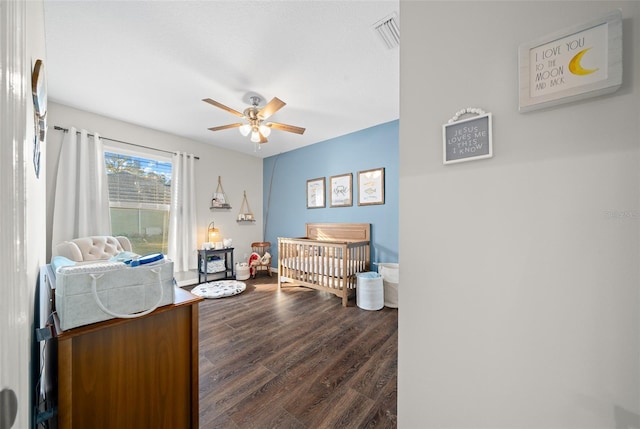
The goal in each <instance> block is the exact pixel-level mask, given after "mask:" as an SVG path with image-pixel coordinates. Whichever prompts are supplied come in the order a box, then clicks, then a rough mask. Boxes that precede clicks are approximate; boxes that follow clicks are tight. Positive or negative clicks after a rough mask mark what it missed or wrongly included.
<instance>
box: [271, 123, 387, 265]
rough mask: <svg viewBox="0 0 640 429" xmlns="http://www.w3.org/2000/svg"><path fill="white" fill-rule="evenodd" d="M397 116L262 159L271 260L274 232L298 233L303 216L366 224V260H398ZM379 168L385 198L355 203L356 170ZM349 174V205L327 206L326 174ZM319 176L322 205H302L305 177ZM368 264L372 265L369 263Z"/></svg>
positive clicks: (279, 234) (280, 234) (275, 241)
mask: <svg viewBox="0 0 640 429" xmlns="http://www.w3.org/2000/svg"><path fill="white" fill-rule="evenodd" d="M398 159H399V121H398V120H395V121H391V122H387V123H384V124H381V125H377V126H374V127H371V128H366V129H364V130H360V131H356V132H354V133H351V134H347V135H344V136H341V137H336V138H334V139H330V140H326V141H323V142H320V143H316V144H313V145H310V146H305V147H303V148H300V149H296V150H293V151H290V152H285V153H282V154H279V155H275V156H271V157H269V158H265V159H264V164H263V187H264V192H263V195H264V198H263V201H264V207H263V213H264V216H265V219H264V225H265V232H264V237H265V240H266V241H270V242H271V249H272V255H273V259H272V260H273V263H272V265H273V266H274V267H275V266H276V265H277V257H278V245H277V244H278V237H303V236H304V235H305V224H306V223H307V222H352V223H354V222H366V223H370V224H371V262H372V263H373V264H375V263H376V262H399V261H398V211H399V210H398V175H399V171H398V165H399V164H398V162H399V161H398ZM380 167H383V168H384V173H385V190H384V196H385V203H384V204H381V205H370V206H358V171H364V170H371V169H374V168H380ZM347 173H351V174H352V175H353V205H352V206H350V207H330V204H329V195H328V193H329V178H330V177H331V176H337V175H342V174H347ZM319 177H324V178H325V187H326V191H327V194H326V206H325V208H315V209H308V208H307V201H306V188H307V180H309V179H316V178H319ZM371 269H372V270H374V271H375V270H376V269H377V267H376V266H375V265H372V268H371Z"/></svg>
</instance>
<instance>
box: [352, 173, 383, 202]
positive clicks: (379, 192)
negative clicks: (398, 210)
mask: <svg viewBox="0 0 640 429" xmlns="http://www.w3.org/2000/svg"><path fill="white" fill-rule="evenodd" d="M374 204H384V168H374V169H373V170H365V171H359V172H358V205H359V206H370V205H374Z"/></svg>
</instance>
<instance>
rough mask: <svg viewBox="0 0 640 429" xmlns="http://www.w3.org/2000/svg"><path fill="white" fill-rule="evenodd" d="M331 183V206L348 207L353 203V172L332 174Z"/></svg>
mask: <svg viewBox="0 0 640 429" xmlns="http://www.w3.org/2000/svg"><path fill="white" fill-rule="evenodd" d="M329 183H330V185H329V189H330V191H331V200H330V203H329V205H330V206H331V207H348V206H351V205H353V199H352V198H351V193H352V191H351V183H352V175H351V173H347V174H341V175H340V176H331V178H330V179H329Z"/></svg>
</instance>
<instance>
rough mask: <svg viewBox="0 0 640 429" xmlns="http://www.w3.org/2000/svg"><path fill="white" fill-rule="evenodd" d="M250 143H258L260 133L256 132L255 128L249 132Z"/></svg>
mask: <svg viewBox="0 0 640 429" xmlns="http://www.w3.org/2000/svg"><path fill="white" fill-rule="evenodd" d="M251 141H252V142H254V143H259V142H260V131H258V129H257V128H254V129H253V131H252V132H251Z"/></svg>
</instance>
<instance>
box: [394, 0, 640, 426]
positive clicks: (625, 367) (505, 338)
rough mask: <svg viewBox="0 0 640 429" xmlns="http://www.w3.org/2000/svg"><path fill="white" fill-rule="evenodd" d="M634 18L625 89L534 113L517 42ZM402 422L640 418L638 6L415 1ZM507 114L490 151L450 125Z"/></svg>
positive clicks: (404, 161) (406, 159) (405, 95)
mask: <svg viewBox="0 0 640 429" xmlns="http://www.w3.org/2000/svg"><path fill="white" fill-rule="evenodd" d="M614 8H621V9H622V14H623V39H624V41H623V44H624V78H623V85H622V87H621V88H620V90H618V91H617V92H616V93H615V94H612V95H609V96H604V97H600V98H597V99H589V100H586V101H583V102H578V103H573V104H568V105H561V106H558V107H555V108H552V109H548V110H544V111H535V112H529V113H526V114H521V113H518V64H517V48H518V45H519V44H521V43H524V42H528V41H531V40H534V39H537V38H539V37H541V36H544V35H546V34H549V33H552V32H554V31H556V30H561V29H563V28H566V27H570V26H572V25H575V24H580V23H582V22H585V21H589V20H591V19H593V18H597V17H600V16H602V15H604V14H605V13H607V12H609V11H610V10H612V9H614ZM400 15H401V23H402V46H401V61H400V67H401V105H400V111H401V120H400V195H401V198H400V255H401V265H400V268H401V271H402V272H401V277H402V282H401V286H400V291H399V298H400V313H399V332H400V336H399V386H398V388H399V390H398V411H399V418H398V423H399V427H402V428H471V427H473V428H479V427H483V428H563V429H569V428H614V427H616V428H618V427H620V428H622V427H624V428H627V427H633V428H637V427H640V416H639V414H640V392H639V389H640V387H639V386H640V369H639V366H640V352H639V341H640V328H639V327H640V320H639V316H638V314H639V296H640V295H639V284H640V277H639V261H640V259H639V257H640V252H639V248H640V228H639V221H640V204H639V196H640V192H639V190H640V178H639V171H640V168H639V167H640V162H639V161H640V160H639V155H640V153H639V145H640V131H639V128H638V127H639V125H638V124H639V123H640V81H639V80H638V76H639V74H638V71H639V70H640V3H638V2H634V1H627V2H620V1H593V2H590V1H587V2H577V1H571V2H565V1H551V2H538V1H532V2H523V1H522V2H521V1H518V2H502V1H486V2H485V1H483V2H445V1H441V2H436V1H429V2H416V1H401V7H400ZM465 107H480V108H482V109H484V110H486V111H488V112H492V113H493V115H494V117H493V119H494V120H493V131H494V133H493V143H494V154H495V156H494V157H493V158H492V159H488V160H480V161H472V162H466V163H461V164H454V165H448V166H444V165H443V164H442V136H441V133H442V124H444V123H446V122H447V120H448V119H449V118H451V117H452V116H453V115H454V114H455V112H456V111H458V110H460V109H462V108H465Z"/></svg>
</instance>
